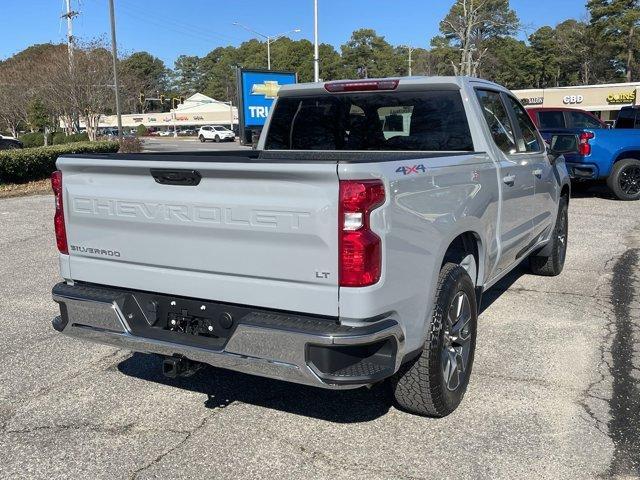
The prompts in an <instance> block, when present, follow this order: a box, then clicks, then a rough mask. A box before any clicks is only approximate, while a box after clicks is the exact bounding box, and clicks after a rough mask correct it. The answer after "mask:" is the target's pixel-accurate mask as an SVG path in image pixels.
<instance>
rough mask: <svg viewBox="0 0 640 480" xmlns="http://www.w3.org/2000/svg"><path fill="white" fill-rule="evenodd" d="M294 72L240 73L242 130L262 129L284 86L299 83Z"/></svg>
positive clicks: (241, 70)
mask: <svg viewBox="0 0 640 480" xmlns="http://www.w3.org/2000/svg"><path fill="white" fill-rule="evenodd" d="M297 80H298V79H297V75H296V74H295V73H294V72H275V71H269V70H244V69H240V70H239V72H238V82H239V85H238V93H239V94H240V95H238V96H239V98H238V102H239V107H240V108H239V111H240V128H241V129H244V128H248V129H255V128H258V129H260V128H261V127H262V126H264V124H265V121H266V120H267V117H268V115H269V110H270V109H271V105H272V104H273V101H274V100H275V98H276V96H277V95H278V90H279V89H280V87H281V86H282V85H290V84H292V83H297Z"/></svg>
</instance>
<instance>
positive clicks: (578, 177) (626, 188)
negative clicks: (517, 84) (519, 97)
mask: <svg viewBox="0 0 640 480" xmlns="http://www.w3.org/2000/svg"><path fill="white" fill-rule="evenodd" d="M623 110H624V111H625V113H624V114H623V113H622V112H621V114H622V115H623V117H622V119H620V117H618V118H619V120H618V122H617V123H616V129H613V130H612V129H610V128H608V127H607V125H606V124H604V123H603V122H602V121H600V119H598V118H597V117H595V116H594V115H592V114H590V113H589V112H585V111H583V110H572V109H567V108H542V109H541V108H529V109H528V110H527V112H528V113H529V116H530V117H531V118H532V120H533V121H534V123H536V125H537V126H538V127H539V128H540V133H541V134H542V136H543V137H544V138H545V140H546V141H549V140H550V139H551V136H552V135H556V134H560V133H573V134H576V135H578V136H579V139H580V145H579V152H578V153H575V154H570V155H567V156H566V164H567V169H568V170H569V175H570V176H571V179H572V180H574V181H578V182H584V181H591V180H606V182H607V185H608V187H609V189H610V190H611V191H612V192H613V193H614V194H615V196H616V197H617V198H618V199H620V200H638V199H640V130H632V129H622V128H621V127H620V125H622V126H624V125H628V123H627V120H625V115H627V113H633V112H632V111H631V110H630V109H627V108H625V109H623ZM621 120H622V123H621ZM634 120H635V118H634Z"/></svg>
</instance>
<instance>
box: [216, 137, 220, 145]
mask: <svg viewBox="0 0 640 480" xmlns="http://www.w3.org/2000/svg"><path fill="white" fill-rule="evenodd" d="M215 141H216V143H220V135H216V138H215Z"/></svg>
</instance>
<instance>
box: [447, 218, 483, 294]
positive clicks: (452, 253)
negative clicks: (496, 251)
mask: <svg viewBox="0 0 640 480" xmlns="http://www.w3.org/2000/svg"><path fill="white" fill-rule="evenodd" d="M484 253H485V251H484V243H483V241H482V238H481V237H480V235H479V234H478V233H477V232H475V231H473V230H467V231H465V232H462V233H460V234H459V235H457V236H456V237H455V238H453V239H452V240H451V241H450V242H449V245H448V246H447V248H446V250H445V252H444V255H443V258H442V264H441V266H440V267H441V268H442V265H444V264H445V263H447V262H452V263H458V264H459V263H460V262H461V261H462V260H463V259H464V258H465V257H466V256H467V255H473V257H474V259H475V262H476V278H472V279H471V280H473V282H474V284H475V285H476V286H478V285H482V279H483V278H484V268H485V265H484V263H485V262H484V256H485V255H484Z"/></svg>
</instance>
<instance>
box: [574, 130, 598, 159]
mask: <svg viewBox="0 0 640 480" xmlns="http://www.w3.org/2000/svg"><path fill="white" fill-rule="evenodd" d="M593 137H595V134H594V133H593V132H581V133H580V136H579V137H578V138H579V140H580V141H579V143H578V153H579V154H580V155H591V145H590V144H589V140H591V139H592V138H593Z"/></svg>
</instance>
